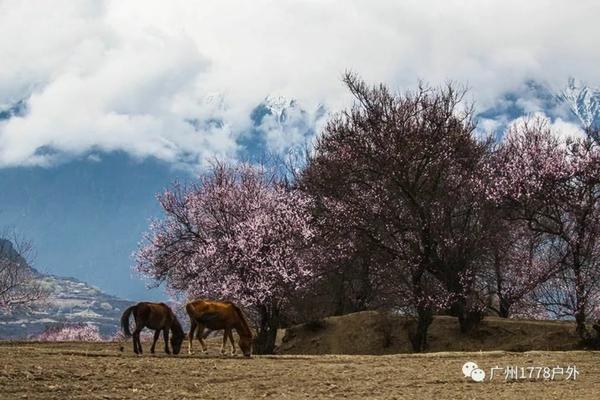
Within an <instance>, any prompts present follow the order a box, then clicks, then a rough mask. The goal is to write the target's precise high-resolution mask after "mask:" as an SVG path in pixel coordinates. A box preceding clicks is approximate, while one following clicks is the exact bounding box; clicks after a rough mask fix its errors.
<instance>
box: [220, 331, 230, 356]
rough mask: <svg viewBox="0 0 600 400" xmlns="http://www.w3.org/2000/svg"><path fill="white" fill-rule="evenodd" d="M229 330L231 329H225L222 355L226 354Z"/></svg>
mask: <svg viewBox="0 0 600 400" xmlns="http://www.w3.org/2000/svg"><path fill="white" fill-rule="evenodd" d="M228 332H229V329H227V328H225V329H223V345H222V346H221V355H222V356H224V355H225V345H226V344H227V337H228V336H227V335H228Z"/></svg>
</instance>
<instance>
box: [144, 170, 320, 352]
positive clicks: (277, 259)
mask: <svg viewBox="0 0 600 400" xmlns="http://www.w3.org/2000/svg"><path fill="white" fill-rule="evenodd" d="M159 201H160V204H161V206H162V208H163V210H164V213H165V216H164V218H163V219H161V220H157V221H154V222H153V223H152V225H151V227H150V231H149V232H148V234H147V235H146V238H145V243H144V244H143V245H142V246H141V247H140V249H139V250H138V252H137V256H136V259H137V269H138V271H139V272H141V273H142V274H144V275H145V276H147V277H149V278H151V279H153V280H154V281H156V282H157V283H162V282H165V283H166V286H167V288H168V289H169V290H170V291H171V292H173V293H175V294H177V293H182V292H183V293H185V295H186V296H187V297H188V298H198V297H200V298H212V299H230V300H232V301H236V302H238V303H240V304H242V305H244V306H246V307H248V308H250V309H251V310H252V311H253V312H254V313H256V315H258V327H257V328H258V336H257V338H256V342H255V351H256V352H258V353H271V352H272V351H273V349H274V344H275V337H276V334H277V328H278V327H279V324H280V319H281V311H282V308H283V306H284V305H285V301H286V299H287V298H288V295H289V294H290V293H292V292H294V291H296V290H298V289H300V288H302V287H303V286H304V285H305V284H306V282H307V280H308V279H309V278H310V277H311V276H312V269H311V263H310V257H309V256H308V252H309V243H310V241H311V238H312V236H313V231H312V227H311V225H310V223H309V216H310V214H309V207H310V200H309V198H308V197H306V196H305V195H304V194H303V193H301V192H299V191H297V190H293V189H290V188H289V187H286V186H285V185H284V184H282V183H281V182H279V181H278V180H277V179H276V177H275V176H274V175H273V174H271V173H269V171H268V170H267V169H265V168H263V167H254V166H250V165H246V164H241V165H238V166H227V165H224V164H221V163H216V164H215V165H214V167H213V168H212V170H211V171H210V172H209V173H208V174H206V175H203V176H201V177H200V179H199V182H198V183H196V184H194V185H192V186H190V187H182V186H180V185H175V186H174V187H173V188H172V189H171V190H168V191H166V192H164V193H163V194H161V195H160V196H159Z"/></svg>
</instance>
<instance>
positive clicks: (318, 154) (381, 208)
mask: <svg viewBox="0 0 600 400" xmlns="http://www.w3.org/2000/svg"><path fill="white" fill-rule="evenodd" d="M345 83H346V85H347V86H348V88H349V89H350V91H351V92H352V94H353V95H354V96H355V98H356V104H355V106H354V107H352V108H351V109H350V110H346V111H343V112H342V113H340V114H338V115H337V116H334V117H333V118H331V119H330V121H329V122H328V124H327V125H326V127H325V129H324V131H323V134H322V136H321V137H319V139H318V140H317V143H316V146H315V150H314V154H312V155H311V157H310V158H309V161H308V165H307V167H306V169H305V171H304V172H303V174H302V175H301V177H300V179H301V183H300V184H301V187H303V188H304V190H306V191H307V192H308V193H310V194H311V195H312V196H313V197H314V198H315V204H316V208H317V209H316V211H315V214H316V215H317V216H318V218H319V220H320V224H321V225H326V226H329V227H330V231H337V232H339V233H340V234H339V236H341V237H344V236H348V235H347V234H346V233H347V232H352V235H351V237H356V238H360V240H365V241H369V242H370V245H369V246H368V248H369V249H372V251H376V252H379V253H380V254H385V255H386V257H383V258H384V259H386V262H384V263H380V264H379V265H377V266H375V267H373V268H370V270H369V275H371V280H372V281H374V282H380V283H386V284H387V286H388V287H387V288H378V290H380V294H381V295H384V296H385V298H386V302H387V304H388V306H390V307H398V306H400V308H402V309H405V310H411V314H412V315H415V317H416V319H417V331H416V332H415V335H414V337H413V339H414V340H413V346H414V348H415V350H417V351H420V350H423V349H424V348H425V347H426V333H427V328H428V326H429V324H430V323H431V321H432V316H433V313H434V312H436V311H441V310H444V309H448V310H450V312H451V313H452V314H453V315H456V316H458V318H459V321H460V323H461V328H463V330H464V331H467V330H469V329H470V328H471V327H473V326H474V325H475V324H476V323H477V321H478V320H479V319H480V318H481V310H480V308H479V303H478V302H476V301H475V299H476V298H477V296H476V294H475V293H474V289H475V287H474V282H475V280H474V279H466V277H471V276H474V275H475V271H474V270H476V269H477V268H479V266H480V265H481V262H480V261H481V257H482V253H483V252H484V251H485V249H486V245H485V243H486V235H487V231H486V227H487V226H489V224H487V223H486V218H487V214H486V213H485V212H484V210H483V208H482V204H483V203H482V200H483V197H482V191H481V190H480V187H479V184H478V182H479V181H480V179H479V178H478V177H477V175H478V173H479V171H480V170H481V166H482V165H483V161H484V159H485V158H484V157H485V156H486V155H487V154H488V152H489V147H490V146H489V143H487V142H485V141H478V140H477V139H476V138H475V136H474V134H473V129H474V125H473V124H472V122H471V119H470V116H471V114H470V112H469V110H466V111H461V110H462V108H461V100H462V94H461V93H460V92H457V91H456V90H455V89H454V88H453V87H452V86H449V87H447V88H445V89H441V90H432V89H427V88H419V89H418V90H417V91H416V92H414V93H406V94H394V93H392V92H390V90H389V89H388V88H387V87H385V86H383V85H381V86H377V87H373V88H372V87H369V86H367V85H366V84H365V83H364V82H362V81H361V80H360V79H358V78H357V77H356V76H355V75H353V74H347V75H346V76H345ZM359 247H361V246H354V248H359ZM362 247H364V246H362Z"/></svg>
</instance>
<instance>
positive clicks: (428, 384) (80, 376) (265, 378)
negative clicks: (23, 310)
mask: <svg viewBox="0 0 600 400" xmlns="http://www.w3.org/2000/svg"><path fill="white" fill-rule="evenodd" d="M129 344H130V343H128V346H126V348H125V351H123V352H121V351H119V344H117V343H100V344H98V343H26V342H19V343H15V342H12V343H11V342H3V343H0V398H1V399H163V400H166V399H261V398H272V399H324V398H347V399H415V398H416V399H433V398H436V399H475V398H476V399H559V398H562V399H567V398H568V399H597V398H598V393H599V390H600V362H599V361H600V353H598V352H591V351H587V352H586V351H569V352H522V353H511V352H503V351H496V352H475V353H463V352H453V353H449V352H444V353H428V354H422V355H412V354H398V355H383V356H372V355H321V356H295V355H280V356H270V357H266V356H264V357H261V356H255V357H253V358H252V359H245V358H242V357H220V356H218V355H217V353H218V350H219V346H215V345H213V346H212V347H211V348H210V354H209V355H208V356H201V355H193V356H189V355H187V354H185V355H179V356H166V355H164V354H157V355H154V356H152V355H149V354H144V355H143V356H136V355H134V354H133V353H132V351H131V347H130V346H129ZM468 360H471V361H474V362H476V363H477V364H478V365H479V366H480V367H482V368H484V369H486V370H489V368H491V367H493V366H496V365H499V366H508V365H517V366H524V367H526V366H538V365H539V366H549V367H552V366H556V365H565V366H566V365H567V364H569V365H576V366H577V369H578V370H579V371H580V375H579V376H578V378H577V380H569V381H566V380H562V379H561V380H555V381H549V380H547V381H544V380H529V379H525V380H519V381H511V382H507V381H504V379H502V378H499V379H494V380H493V381H485V382H483V383H474V382H471V381H469V380H467V379H466V378H464V377H463V376H462V373H461V367H462V365H463V364H464V363H465V362H466V361H468Z"/></svg>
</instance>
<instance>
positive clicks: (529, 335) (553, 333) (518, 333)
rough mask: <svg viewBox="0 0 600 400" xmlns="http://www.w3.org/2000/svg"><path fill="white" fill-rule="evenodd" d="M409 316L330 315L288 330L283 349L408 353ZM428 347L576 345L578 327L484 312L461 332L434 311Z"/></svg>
mask: <svg viewBox="0 0 600 400" xmlns="http://www.w3.org/2000/svg"><path fill="white" fill-rule="evenodd" d="M409 324H410V322H409V321H407V320H406V319H405V318H402V317H398V316H389V315H387V314H382V313H378V312H375V311H365V312H359V313H354V314H348V315H344V316H340V317H329V318H325V319H323V320H319V321H315V322H312V323H308V324H303V325H298V326H294V327H291V328H289V329H287V330H286V334H285V336H284V337H283V339H282V343H281V345H280V346H279V348H278V352H279V353H280V354H373V355H379V354H395V353H410V352H412V348H411V345H410V341H409V338H408V326H409ZM428 342H429V348H428V351H430V352H440V351H480V350H483V351H486V350H506V351H528V350H572V349H575V348H576V344H577V337H576V335H575V327H574V325H573V324H572V323H571V322H568V321H532V320H512V319H502V318H497V317H486V319H485V320H484V321H483V322H482V323H481V326H480V328H479V329H478V330H477V331H476V332H475V333H473V334H470V335H463V334H461V333H460V329H459V325H458V321H457V319H456V318H453V317H446V316H436V317H435V319H434V321H433V323H432V325H431V327H430V330H429V335H428Z"/></svg>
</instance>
